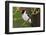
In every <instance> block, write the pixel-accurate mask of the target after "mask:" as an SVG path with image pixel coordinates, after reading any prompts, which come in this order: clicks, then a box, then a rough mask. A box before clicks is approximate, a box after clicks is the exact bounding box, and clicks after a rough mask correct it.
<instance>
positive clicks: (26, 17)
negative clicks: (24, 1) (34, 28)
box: [22, 10, 31, 23]
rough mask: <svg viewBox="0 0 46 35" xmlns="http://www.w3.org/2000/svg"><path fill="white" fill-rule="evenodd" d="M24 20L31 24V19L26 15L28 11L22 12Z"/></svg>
mask: <svg viewBox="0 0 46 35" xmlns="http://www.w3.org/2000/svg"><path fill="white" fill-rule="evenodd" d="M22 18H23V20H25V21H28V22H29V23H31V18H30V17H29V16H28V14H27V13H26V10H22Z"/></svg>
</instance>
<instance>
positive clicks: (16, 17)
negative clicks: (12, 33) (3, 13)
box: [13, 7, 31, 28]
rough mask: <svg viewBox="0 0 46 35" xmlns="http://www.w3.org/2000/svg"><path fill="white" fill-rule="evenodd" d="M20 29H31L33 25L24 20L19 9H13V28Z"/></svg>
mask: <svg viewBox="0 0 46 35" xmlns="http://www.w3.org/2000/svg"><path fill="white" fill-rule="evenodd" d="M18 27H31V24H30V23H29V22H28V21H24V20H23V19H22V14H21V12H20V11H19V8H18V9H17V7H13V28H18Z"/></svg>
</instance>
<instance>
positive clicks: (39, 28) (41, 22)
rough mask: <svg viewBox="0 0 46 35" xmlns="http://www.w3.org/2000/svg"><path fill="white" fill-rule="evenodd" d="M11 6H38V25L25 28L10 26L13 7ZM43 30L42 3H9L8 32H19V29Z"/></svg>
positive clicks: (11, 24)
mask: <svg viewBox="0 0 46 35" xmlns="http://www.w3.org/2000/svg"><path fill="white" fill-rule="evenodd" d="M12 7H36V8H40V9H41V11H40V27H26V28H12V27H13V16H12V15H13V14H12V12H13V9H12ZM38 30H43V5H36V4H18V3H10V4H9V32H21V31H38Z"/></svg>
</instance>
